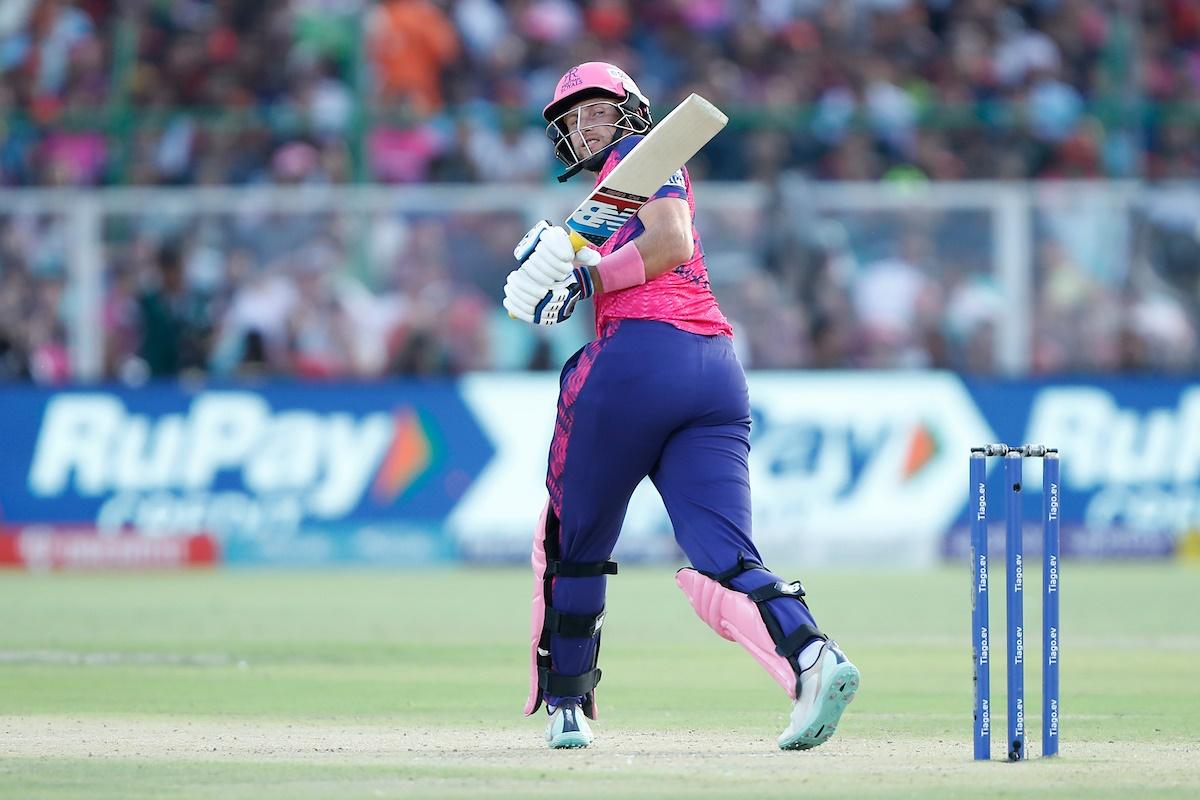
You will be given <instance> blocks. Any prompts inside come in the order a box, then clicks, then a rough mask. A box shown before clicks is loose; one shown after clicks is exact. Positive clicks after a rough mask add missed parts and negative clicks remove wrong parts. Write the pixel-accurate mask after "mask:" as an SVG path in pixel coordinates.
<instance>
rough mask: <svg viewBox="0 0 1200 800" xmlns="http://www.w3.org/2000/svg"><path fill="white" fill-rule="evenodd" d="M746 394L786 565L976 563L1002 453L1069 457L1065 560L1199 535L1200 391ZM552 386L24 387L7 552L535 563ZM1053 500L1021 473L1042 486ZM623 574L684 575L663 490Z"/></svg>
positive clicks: (1175, 543) (977, 384) (480, 382)
mask: <svg viewBox="0 0 1200 800" xmlns="http://www.w3.org/2000/svg"><path fill="white" fill-rule="evenodd" d="M750 388H751V398H752V402H753V405H754V426H753V431H752V448H753V449H752V453H751V481H752V486H753V501H754V513H755V532H754V535H755V537H756V539H757V540H758V541H759V543H760V546H761V549H762V550H763V551H764V555H766V556H767V557H768V558H771V559H772V561H773V562H775V563H780V564H783V563H792V564H800V563H804V564H815V563H838V562H843V563H844V562H850V563H864V562H869V561H886V562H887V563H907V564H922V563H928V562H931V561H934V560H936V559H938V558H945V557H951V558H959V557H960V556H963V554H964V553H965V542H966V513H967V512H966V507H967V495H968V492H967V483H968V475H967V454H968V450H969V448H970V446H971V445H975V444H982V443H986V442H992V441H1004V442H1009V443H1014V444H1019V443H1027V442H1036V443H1040V444H1046V445H1050V446H1057V447H1058V448H1059V449H1060V451H1061V452H1062V464H1063V468H1062V486H1061V510H1062V524H1063V551H1064V557H1067V558H1072V557H1076V558H1078V557H1096V558H1101V557H1163V556H1169V555H1171V554H1173V553H1175V552H1177V551H1178V549H1179V548H1180V543H1181V542H1182V541H1184V540H1185V538H1186V537H1187V535H1188V534H1193V535H1194V532H1195V531H1197V530H1200V387H1198V386H1196V385H1194V384H1191V383H1186V382H1182V381H1170V380H1150V379H1147V380H1141V379H1138V380H1133V379H1130V380H1107V381H1093V380H1088V381H1044V382H1037V381H983V380H970V379H963V378H961V377H960V376H957V375H954V374H951V373H942V372H922V373H897V372H855V373H832V372H810V373H757V374H751V376H750ZM556 389H557V383H556V380H555V377H554V376H553V375H549V374H539V375H531V374H518V375H483V374H480V375H470V376H466V377H464V378H463V379H461V380H458V381H447V382H429V383H424V382H392V383H378V384H295V383H266V384H263V385H254V386H250V385H239V386H227V387H206V388H204V389H202V390H195V391H191V390H188V389H187V388H184V387H182V386H178V385H173V384H161V385H150V386H146V387H141V388H137V389H130V388H123V387H121V388H117V387H90V388H76V389H67V390H58V391H56V390H48V389H38V388H29V387H7V388H4V389H2V390H0V447H2V452H3V456H4V457H3V459H0V531H5V532H8V534H10V535H19V534H22V533H25V534H28V533H30V532H31V531H34V530H37V531H45V530H62V531H63V532H69V533H70V534H71V535H72V536H75V537H79V536H80V535H81V532H90V533H91V534H94V535H96V536H98V537H101V538H103V537H114V536H118V535H122V534H123V535H126V536H129V535H136V536H139V537H146V538H149V539H161V540H163V541H166V540H167V539H169V538H171V537H176V538H179V537H196V536H209V537H212V539H213V541H214V542H216V543H217V545H219V557H220V559H221V560H223V561H224V562H226V563H230V562H233V563H279V564H322V563H338V562H351V563H389V564H409V563H424V562H428V561H431V560H457V559H463V560H469V561H520V560H524V559H525V558H527V557H528V547H529V540H530V535H531V526H532V524H533V521H534V520H535V519H536V517H537V514H538V511H539V509H540V507H541V504H542V503H543V502H544V499H545V488H544V476H545V469H546V452H547V448H548V445H549V439H550V435H551V433H552V431H553V428H554V413H555V393H556ZM998 472H999V470H995V469H994V470H993V472H992V475H993V477H995V476H996V475H998ZM1040 480H1041V474H1040V465H1039V464H1038V463H1036V461H1035V460H1029V461H1027V463H1026V477H1025V481H1026V485H1027V486H1030V487H1031V488H1035V487H1036V488H1039V489H1040ZM992 491H993V492H994V493H996V494H995V496H996V497H999V496H1000V495H999V492H1000V486H999V484H998V483H996V484H995V485H994V486H993V487H992ZM1039 495H1040V491H1030V492H1028V493H1027V494H1026V500H1025V502H1026V503H1027V504H1028V507H1027V515H1026V516H1027V519H1028V520H1029V523H1028V524H1030V525H1031V526H1035V525H1036V519H1037V509H1036V506H1037V503H1038V502H1039ZM997 507H1000V506H999V505H998V506H997ZM995 535H999V526H997V527H996V532H995ZM1029 543H1030V551H1031V552H1035V551H1036V547H1037V546H1038V545H1037V537H1036V536H1033V535H1031V536H1030V537H1029ZM77 544H78V546H80V547H84V546H85V545H86V541H84V542H83V543H82V544H79V543H78V542H77ZM18 549H19V548H18ZM9 550H13V548H11V547H10V548H9ZM38 552H46V547H45V546H41V549H40V550H39V551H38ZM617 555H618V557H623V558H626V559H630V558H643V559H658V560H663V559H675V558H678V551H677V550H676V549H675V547H674V543H673V541H672V534H671V528H670V521H669V519H668V518H667V516H666V514H665V512H664V511H663V509H662V505H661V502H660V501H659V500H658V498H657V496H656V495H655V493H654V491H653V488H652V487H651V486H649V484H644V485H643V486H641V487H639V489H638V491H637V492H636V493H635V495H634V498H633V500H632V501H631V503H630V506H629V512H628V515H627V518H626V524H625V528H624V531H623V534H622V538H621V543H620V544H619V546H618V551H617Z"/></svg>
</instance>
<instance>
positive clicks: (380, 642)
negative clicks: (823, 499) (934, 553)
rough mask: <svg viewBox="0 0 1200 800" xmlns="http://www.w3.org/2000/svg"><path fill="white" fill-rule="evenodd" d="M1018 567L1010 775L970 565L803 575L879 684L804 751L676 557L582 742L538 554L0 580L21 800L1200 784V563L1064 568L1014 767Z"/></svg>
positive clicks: (782, 708)
mask: <svg viewBox="0 0 1200 800" xmlns="http://www.w3.org/2000/svg"><path fill="white" fill-rule="evenodd" d="M998 566H1000V569H996V568H994V569H993V577H994V581H993V591H992V601H993V602H992V615H993V617H992V619H993V631H994V633H993V658H994V661H995V666H994V667H993V672H992V686H993V698H992V700H993V709H994V711H993V724H994V733H993V748H994V751H995V756H996V759H997V760H996V761H994V762H993V763H990V764H977V763H974V762H972V761H971V758H970V756H971V740H970V708H971V696H970V656H969V636H968V633H969V610H968V606H967V603H968V598H969V586H970V583H969V575H968V573H967V568H966V566H965V565H963V567H962V568H961V569H948V568H947V569H939V570H935V571H929V572H892V571H856V572H845V571H838V572H833V571H830V572H809V573H807V574H804V575H803V576H801V577H803V578H804V581H805V585H806V587H807V589H808V591H809V597H810V599H811V602H812V606H813V609H814V611H815V612H816V614H817V617H818V621H819V622H820V623H821V625H822V627H823V628H825V629H826V630H827V631H829V632H831V633H832V634H833V635H834V636H836V638H838V640H839V641H840V642H841V643H842V645H843V646H844V648H845V649H846V651H847V652H848V653H849V655H850V656H851V658H853V659H854V661H855V662H856V663H857V664H858V665H859V667H860V668H861V669H862V673H863V688H862V691H861V692H860V694H859V696H858V699H857V700H856V701H855V702H854V704H853V705H852V706H851V707H850V709H849V711H848V712H847V714H846V716H845V717H844V718H843V720H842V724H841V726H840V727H839V731H838V733H837V735H836V736H835V737H834V738H833V739H832V740H831V741H830V742H829V743H828V744H826V745H825V746H823V747H820V748H818V749H816V750H813V751H810V752H788V753H783V752H779V751H778V750H777V749H775V745H774V741H775V736H776V735H777V734H778V733H779V732H780V731H781V730H782V729H783V727H784V725H785V724H786V715H787V710H788V704H787V702H786V700H785V698H784V696H783V694H782V693H781V692H780V691H779V689H778V687H776V686H775V684H773V683H772V682H771V681H770V680H769V678H767V676H766V674H765V673H764V672H763V671H762V670H761V669H760V668H759V667H758V666H757V664H755V663H754V662H753V661H751V660H750V658H749V657H748V656H747V655H745V654H744V653H743V652H742V651H741V650H740V649H739V648H738V647H737V646H736V645H733V644H731V643H729V642H725V641H724V640H721V639H719V638H718V637H717V636H716V635H715V634H713V633H712V632H711V631H710V630H709V629H708V628H707V627H706V626H705V625H704V624H703V623H701V622H700V621H699V620H698V619H696V618H695V617H694V615H693V614H692V611H691V609H690V607H689V606H688V605H687V602H686V600H685V599H684V597H683V596H682V594H681V593H680V592H679V591H678V589H676V587H675V585H674V582H673V580H672V577H671V574H672V571H671V569H669V568H667V567H662V568H645V569H626V568H622V571H621V574H620V575H618V576H616V577H614V578H611V579H610V581H609V588H610V592H609V615H608V619H607V621H606V624H605V642H604V648H603V653H602V659H601V666H602V667H603V669H604V673H605V674H604V680H603V683H602V685H601V688H600V703H601V719H600V721H599V722H598V723H597V724H596V725H595V726H594V727H595V730H596V733H597V740H596V743H595V744H594V745H593V747H592V748H590V749H588V750H586V751H564V752H550V751H547V750H546V749H545V746H544V743H543V741H542V733H541V730H542V724H543V718H542V717H539V718H537V719H535V720H530V719H525V718H523V717H522V716H521V713H520V710H521V705H522V703H523V701H524V695H525V690H526V686H525V683H526V680H527V666H526V664H527V659H528V651H527V644H526V643H527V641H528V639H527V636H528V634H527V627H528V618H529V610H528V598H529V595H530V591H531V580H530V578H529V575H528V573H527V572H526V571H525V570H521V569H502V570H499V569H498V570H442V571H435V572H429V573H417V572H409V571H383V570H377V571H370V570H368V571H334V572H311V573H309V572H304V573H297V572H282V571H280V572H261V571H223V572H197V573H186V574H151V575H109V574H95V575H69V576H63V575H45V576H37V575H35V576H29V575H21V574H14V573H0V609H2V611H0V614H2V616H0V797H4V798H10V797H11V798H23V799H24V798H30V799H33V798H89V800H102V799H103V798H122V799H125V798H151V797H170V798H223V799H234V798H253V800H267V799H268V798H338V800H343V799H344V798H357V797H404V798H416V797H471V798H478V797H556V798H576V797H593V796H603V797H604V798H606V800H616V798H622V797H635V796H636V797H685V796H688V797H690V796H696V797H729V798H734V797H737V798H744V797H753V798H767V797H791V798H809V797H826V796H843V797H890V796H897V797H930V796H935V797H961V796H965V795H967V794H979V795H981V796H989V797H1036V796H1058V797H1068V796H1069V797H1080V796H1097V797H1139V798H1140V797H1195V796H1200V614H1197V610H1198V609H1200V569H1198V568H1197V567H1195V566H1187V565H1179V564H1174V565H1122V566H1105V567H1101V566H1091V565H1074V564H1070V563H1067V564H1066V566H1065V568H1064V574H1063V584H1062V585H1063V599H1062V613H1063V635H1062V648H1063V651H1062V652H1063V656H1062V664H1063V672H1062V688H1063V710H1064V715H1063V720H1062V755H1061V757H1060V758H1059V759H1057V760H1046V761H1038V760H1036V759H1031V760H1029V761H1027V762H1025V763H1021V764H1008V763H1003V762H1001V761H999V758H1001V756H1002V749H1003V746H1004V745H1003V740H1004V729H1005V720H1004V709H1005V704H1004V669H1003V663H1004V661H1003V649H1004V648H1003V644H1004V637H1003V626H1002V620H1003V617H1002V615H1001V611H1002V605H1003V600H1004V593H1003V584H1002V579H1001V577H1000V572H1001V571H1002V565H998ZM1030 566H1031V567H1036V569H1037V570H1040V564H1038V565H1035V564H1033V562H1032V561H1031V563H1030ZM1028 577H1029V578H1030V579H1031V580H1029V583H1028V586H1029V589H1030V595H1029V597H1028V598H1027V600H1028V602H1027V604H1026V621H1027V623H1028V624H1027V633H1026V639H1027V648H1028V661H1029V664H1028V669H1027V673H1026V693H1027V703H1028V705H1027V717H1026V719H1027V725H1028V729H1029V741H1030V749H1031V753H1033V754H1036V753H1037V751H1038V742H1039V740H1040V737H1041V722H1040V714H1041V697H1040V673H1039V670H1038V666H1037V665H1038V663H1039V658H1040V654H1041V626H1040V610H1039V602H1038V601H1039V599H1040V598H1039V596H1038V595H1037V594H1036V593H1035V592H1034V591H1033V590H1034V589H1035V588H1037V589H1038V590H1039V591H1040V582H1039V580H1036V579H1037V578H1039V577H1040V571H1038V572H1034V571H1033V570H1032V569H1031V571H1030V572H1029V573H1028Z"/></svg>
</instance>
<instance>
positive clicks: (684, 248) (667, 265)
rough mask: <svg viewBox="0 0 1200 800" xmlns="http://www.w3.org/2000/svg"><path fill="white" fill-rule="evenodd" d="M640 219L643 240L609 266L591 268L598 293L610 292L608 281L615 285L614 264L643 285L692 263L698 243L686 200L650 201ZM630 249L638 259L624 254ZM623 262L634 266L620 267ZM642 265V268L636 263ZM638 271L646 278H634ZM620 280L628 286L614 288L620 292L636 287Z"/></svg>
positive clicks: (615, 255) (614, 257)
mask: <svg viewBox="0 0 1200 800" xmlns="http://www.w3.org/2000/svg"><path fill="white" fill-rule="evenodd" d="M638 218H639V219H640V220H641V221H642V225H643V226H644V227H645V231H643V232H642V235H641V236H639V237H637V238H636V239H634V240H633V241H632V242H629V243H628V244H625V245H624V246H622V247H621V248H619V249H618V250H617V251H616V252H614V253H612V254H611V255H609V256H606V257H605V259H608V261H607V262H606V260H605V259H602V260H601V262H600V263H599V264H597V265H595V266H589V267H588V271H589V272H590V273H591V275H592V281H593V282H594V283H595V286H596V292H605V291H610V289H609V287H607V286H606V285H605V278H606V277H607V278H609V283H613V280H612V277H613V275H614V272H613V270H614V265H613V264H612V262H613V261H617V262H618V263H617V264H616V265H615V267H616V269H618V270H621V271H622V272H625V273H629V274H630V275H632V276H633V278H632V280H635V281H636V283H643V282H645V281H652V280H654V279H655V278H657V277H658V276H659V275H662V274H663V273H665V272H669V271H670V270H673V269H675V268H676V267H678V266H679V265H680V264H685V263H687V262H688V261H690V260H691V258H692V252H693V250H694V249H695V242H694V241H693V240H692V212H691V209H690V208H689V207H688V204H687V201H686V200H683V199H681V198H678V197H660V198H658V199H655V200H651V201H650V202H649V203H647V204H646V205H644V206H642V208H641V210H639V211H638ZM631 247H633V248H636V255H635V254H634V253H626V252H623V251H625V250H626V249H627V248H631ZM622 261H628V262H633V263H629V264H625V263H620V262H622ZM639 261H640V267H639V265H638V263H637V262H639ZM639 269H640V270H641V272H642V275H643V276H644V278H643V279H642V280H637V278H638V277H640V276H638V275H636V274H634V273H636V272H637V270H639ZM617 280H618V281H619V282H620V283H622V284H626V285H622V286H616V287H614V288H617V289H624V288H627V286H628V285H636V284H631V283H630V280H629V279H622V278H621V276H619V275H618V276H617Z"/></svg>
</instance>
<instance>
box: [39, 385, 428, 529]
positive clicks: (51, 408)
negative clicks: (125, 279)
mask: <svg viewBox="0 0 1200 800" xmlns="http://www.w3.org/2000/svg"><path fill="white" fill-rule="evenodd" d="M399 421H400V422H401V423H404V424H400V425H398V420H397V418H395V417H393V416H392V415H390V414H387V413H384V412H375V413H369V414H366V415H364V416H362V417H357V418H356V417H355V416H352V415H351V414H348V413H344V412H334V413H327V414H321V413H316V412H313V411H310V410H282V411H273V410H272V409H271V408H270V406H269V405H268V404H267V402H266V401H265V400H264V399H263V398H262V397H260V396H259V395H257V394H254V393H251V392H241V391H227V392H206V393H204V394H201V395H200V396H198V397H197V398H196V399H195V400H194V401H193V402H192V404H191V406H190V408H188V410H187V411H186V413H182V414H178V413H177V414H160V415H150V414H139V413H131V412H130V411H129V410H128V409H127V408H126V407H125V405H124V404H123V403H122V402H121V400H120V399H119V398H118V397H116V396H113V395H109V394H101V393H70V394H61V395H57V396H55V397H53V398H52V399H50V401H49V402H48V403H47V406H46V410H45V414H44V417H43V421H42V426H41V429H40V431H39V434H38V438H37V444H36V447H35V449H34V454H33V458H32V463H31V467H30V471H29V477H28V485H29V489H30V492H31V493H32V494H33V495H35V496H38V497H43V498H52V497H58V496H61V495H64V494H69V493H74V494H77V495H79V496H81V497H93V498H104V501H103V503H102V505H101V507H100V511H99V513H98V520H97V523H98V525H100V526H101V527H106V528H116V527H122V526H125V525H135V526H138V527H145V528H147V529H152V530H153V531H154V532H162V533H171V532H175V531H178V530H197V529H217V530H220V529H225V528H230V527H232V528H258V527H272V526H273V527H274V528H276V529H278V528H286V527H294V526H296V525H298V524H299V523H300V522H301V521H303V520H304V519H315V520H333V519H337V518H340V517H342V516H345V515H346V514H349V513H350V512H352V511H353V510H354V509H355V507H356V506H358V504H359V503H360V502H361V501H362V499H363V498H364V496H365V495H366V493H367V491H368V487H369V486H370V485H371V483H372V480H373V479H375V486H374V494H375V496H376V497H377V500H382V501H389V500H390V499H394V498H395V497H396V496H397V495H398V494H399V493H400V492H401V491H402V490H403V487H404V486H405V485H407V482H409V481H411V480H412V479H413V477H414V475H415V474H416V473H418V472H419V471H420V470H421V469H423V468H424V467H425V466H427V465H428V463H429V453H428V442H427V441H425V443H424V445H422V441H424V440H423V439H422V438H421V437H420V436H419V435H418V434H419V433H420V431H419V430H417V431H414V429H413V427H412V424H411V421H409V422H408V423H405V420H404V418H402V417H401V418H400V420H399ZM418 428H419V425H418ZM400 434H403V435H402V436H401V435H400ZM381 465H383V467H384V468H381Z"/></svg>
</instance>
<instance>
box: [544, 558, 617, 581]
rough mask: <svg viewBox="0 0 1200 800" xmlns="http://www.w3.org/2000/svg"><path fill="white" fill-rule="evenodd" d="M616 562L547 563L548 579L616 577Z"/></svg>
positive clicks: (548, 561) (555, 561)
mask: <svg viewBox="0 0 1200 800" xmlns="http://www.w3.org/2000/svg"><path fill="white" fill-rule="evenodd" d="M616 574H617V562H615V561H557V560H554V561H550V560H547V561H546V577H547V578H550V577H555V576H557V577H560V578H597V577H599V576H601V575H616Z"/></svg>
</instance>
